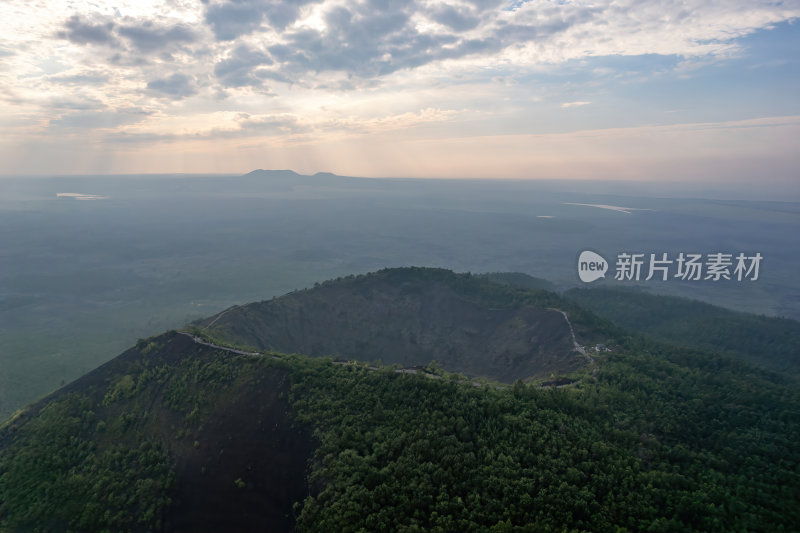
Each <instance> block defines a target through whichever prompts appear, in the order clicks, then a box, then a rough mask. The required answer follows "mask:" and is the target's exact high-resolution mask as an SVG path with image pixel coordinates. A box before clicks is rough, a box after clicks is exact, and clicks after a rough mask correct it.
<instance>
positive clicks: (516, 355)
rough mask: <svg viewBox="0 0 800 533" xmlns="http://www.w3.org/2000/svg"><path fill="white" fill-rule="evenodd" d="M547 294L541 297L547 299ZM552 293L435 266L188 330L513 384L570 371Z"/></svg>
mask: <svg viewBox="0 0 800 533" xmlns="http://www.w3.org/2000/svg"><path fill="white" fill-rule="evenodd" d="M547 295H549V296H547ZM553 297H555V295H552V294H551V293H544V292H543V291H538V292H537V291H534V292H529V291H524V290H520V289H514V288H511V287H502V286H499V285H497V284H494V283H491V282H489V281H487V280H485V279H481V278H478V277H476V276H470V275H468V274H454V273H452V272H449V271H446V270H440V269H426V268H401V269H388V270H383V271H380V272H377V273H374V274H369V275H365V276H358V277H355V278H353V277H349V278H343V279H338V280H334V281H331V282H326V283H323V284H322V285H317V286H316V287H315V288H313V289H308V290H303V291H295V292H293V293H290V294H288V295H285V296H283V297H280V298H276V299H273V300H270V301H262V302H259V303H253V304H249V305H245V306H237V307H232V308H230V309H228V310H226V311H224V312H222V313H220V314H219V315H217V316H215V317H211V318H209V319H207V320H205V321H201V322H199V323H198V324H197V325H198V327H200V328H201V329H202V330H204V331H205V332H206V333H210V334H211V335H213V336H215V337H217V338H221V339H224V340H226V341H228V342H235V343H239V344H244V345H248V346H254V347H257V348H262V349H269V350H275V351H279V352H284V353H303V354H307V355H311V356H334V357H337V356H338V357H342V358H345V359H358V360H362V361H378V360H380V361H381V362H382V363H383V364H395V363H397V364H400V365H403V366H414V365H426V364H428V363H430V362H431V361H432V360H435V361H437V362H438V363H440V364H441V365H442V366H443V367H444V368H445V369H446V370H449V371H455V372H463V373H465V374H467V375H470V376H485V377H490V378H494V379H498V380H501V381H513V380H515V379H519V378H526V377H532V376H539V377H541V376H548V375H550V374H551V373H563V372H569V371H572V370H575V369H577V368H578V367H580V366H581V365H582V364H584V363H585V362H586V359H585V358H584V357H583V356H582V355H581V354H579V353H578V352H577V351H575V346H574V343H573V339H572V334H571V332H570V326H569V324H568V322H567V320H566V319H565V317H564V315H563V314H562V313H561V312H559V311H557V310H554V309H549V308H547V304H548V303H552V302H550V300H548V298H553Z"/></svg>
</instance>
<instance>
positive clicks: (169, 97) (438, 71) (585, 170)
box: [0, 0, 800, 185]
mask: <svg viewBox="0 0 800 533" xmlns="http://www.w3.org/2000/svg"><path fill="white" fill-rule="evenodd" d="M798 16H800V0H786V1H769V2H767V1H759V0H710V1H708V0H596V1H583V0H555V1H544V0H529V1H525V0H293V1H288V0H287V1H277V0H115V1H110V2H106V1H102V0H94V1H84V0H58V1H56V0H2V2H0V174H50V173H55V174H76V173H145V172H190V173H194V172H211V173H217V172H225V173H227V172H246V171H249V170H252V169H254V168H292V169H295V170H297V171H299V172H303V173H313V172H317V171H332V172H336V173H338V174H345V175H360V176H432V177H507V178H524V177H531V178H618V179H650V180H653V179H659V180H666V179H669V180H688V181H691V180H696V179H700V178H705V179H710V180H717V181H723V182H724V181H726V180H730V181H740V182H741V181H747V180H761V181H762V182H769V181H774V182H776V183H784V185H785V184H791V183H796V182H797V180H798V177H797V175H798V174H797V173H798V168H800V155H798V154H800V150H799V149H798V148H800V99H799V98H798V97H797V94H800V31H798V30H799V29H800V23H799V22H798V21H797V17H798Z"/></svg>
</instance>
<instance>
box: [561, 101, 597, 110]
mask: <svg viewBox="0 0 800 533" xmlns="http://www.w3.org/2000/svg"><path fill="white" fill-rule="evenodd" d="M589 104H591V102H564V103H562V104H561V107H562V108H563V109H567V108H569V107H581V106H585V105H589Z"/></svg>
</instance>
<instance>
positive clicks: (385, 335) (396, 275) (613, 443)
mask: <svg viewBox="0 0 800 533" xmlns="http://www.w3.org/2000/svg"><path fill="white" fill-rule="evenodd" d="M491 277H494V278H497V279H500V280H503V283H495V282H493V281H490V280H489V279H487V278H486V277H485V276H473V275H468V274H454V273H452V272H449V271H446V270H440V269H427V268H426V269H423V268H404V269H387V270H384V271H380V272H376V273H373V274H369V275H364V276H357V277H355V276H350V277H347V278H341V279H338V280H333V281H330V282H325V283H322V284H321V285H319V286H317V287H315V288H312V289H308V290H305V291H297V292H294V293H292V294H289V295H286V296H284V297H282V298H276V299H275V300H272V301H270V302H260V303H258V304H250V305H245V306H238V307H233V308H230V309H229V310H227V311H225V312H223V313H220V314H218V315H216V316H215V317H212V318H210V319H208V320H205V321H201V322H200V323H198V324H196V325H195V326H194V327H192V328H190V329H191V331H192V332H191V333H190V332H188V331H187V332H174V331H173V332H167V333H164V334H162V335H159V336H156V337H153V338H150V339H143V340H140V341H139V342H138V343H137V344H136V346H134V347H132V348H131V349H129V350H127V351H126V352H124V353H123V354H121V355H119V356H118V357H116V358H115V359H113V360H111V361H110V362H108V363H106V364H105V365H103V366H101V367H99V368H97V369H96V370H94V371H92V372H90V373H88V374H86V375H85V376H83V377H82V378H80V379H78V380H76V381H74V382H72V383H70V384H69V385H67V386H66V387H63V388H62V389H60V390H59V391H56V392H54V393H53V394H51V395H50V396H48V397H46V398H44V399H42V400H41V401H39V402H37V403H35V404H33V405H30V406H28V407H27V408H25V409H23V410H21V411H20V412H18V413H17V414H16V415H15V416H14V417H12V418H11V419H10V420H8V421H6V422H5V423H3V424H2V425H0V531H2V532H4V533H18V532H32V531H48V532H67V531H81V532H83V533H93V532H103V531H130V532H146V531H147V532H149V531H153V532H187V533H188V532H199V533H211V532H219V531H236V532H238V533H249V532H251V531H252V532H255V531H273V532H284V531H301V532H325V533H329V532H331V531H459V532H460V531H464V532H483V531H488V532H506V531H511V532H524V531H564V530H569V531H720V532H727V531H797V530H798V529H800V507H798V506H797V502H798V501H800V483H798V472H800V449H798V447H797V440H798V438H800V421H799V420H798V418H797V416H796V415H797V413H798V412H800V387H799V386H798V382H797V380H796V379H794V378H791V377H787V376H781V375H778V374H774V373H770V372H766V371H761V370H757V369H755V368H753V367H751V366H749V365H747V364H745V363H742V362H739V361H736V360H734V359H731V358H729V357H725V356H722V355H720V354H719V353H717V352H708V351H704V350H700V349H696V348H685V347H683V348H682V347H675V346H671V345H667V344H664V343H659V342H654V341H651V340H649V339H647V338H645V337H642V336H637V335H634V334H629V333H625V332H624V331H622V330H620V329H619V328H617V327H615V326H613V325H611V324H610V323H608V322H607V321H605V320H603V319H601V318H598V317H597V316H596V315H594V314H592V313H591V312H587V311H584V310H582V309H581V308H580V307H578V306H577V305H576V304H574V303H570V302H569V301H567V300H565V299H563V298H561V297H559V296H558V295H556V294H554V293H552V292H548V291H543V290H535V289H531V290H524V289H519V288H515V287H512V286H511V285H509V283H508V282H509V281H516V282H520V283H525V284H538V282H536V281H530V280H527V279H525V278H524V277H523V276H520V275H511V276H504V275H500V276H499V277H498V276H497V275H494V276H490V278H491ZM656 303H657V302H656ZM561 311H563V312H565V313H566V316H567V318H565V317H564V315H563V314H561ZM651 311H652V312H655V310H651ZM415 316H417V317H419V318H415ZM567 319H568V320H569V324H568V323H567ZM570 325H571V326H572V329H573V330H574V331H575V335H576V338H577V340H578V341H579V342H581V343H586V344H589V343H590V341H591V342H595V341H597V342H600V341H601V340H604V341H605V342H607V343H608V344H609V345H611V348H612V351H591V352H589V354H590V355H591V363H587V365H588V366H586V367H581V368H580V370H579V371H578V372H574V373H572V374H571V375H570V376H569V379H567V378H566V377H565V376H563V375H561V379H549V380H548V381H545V382H541V381H537V382H533V383H528V384H526V383H524V382H523V381H521V380H519V379H516V377H522V376H527V375H529V374H530V373H531V372H533V373H534V374H537V373H538V374H541V373H542V372H550V371H553V372H555V371H556V369H562V370H561V371H563V372H567V371H570V370H573V369H575V368H577V367H578V366H580V364H579V362H576V361H575V360H573V358H574V357H576V356H577V355H580V354H578V353H577V352H575V353H573V352H572V351H570V350H574V348H575V346H574V344H572V347H571V348H570V345H569V343H570V342H571V341H572V331H569V326H570ZM214 336H225V337H226V339H228V340H229V341H237V340H238V341H242V342H247V343H248V344H255V343H259V342H260V343H262V344H263V343H266V342H269V343H284V342H288V343H291V345H292V346H294V347H295V348H297V349H299V348H303V349H304V350H306V351H308V352H314V351H315V350H318V354H319V355H322V354H325V353H327V352H329V351H330V349H331V348H336V349H342V350H345V351H343V352H342V353H341V354H340V355H341V359H338V360H333V359H329V358H325V357H307V356H305V355H285V354H280V353H276V352H270V351H265V350H260V351H253V350H252V349H251V348H246V347H233V346H227V345H220V343H221V342H223V341H219V340H215V339H214ZM359 340H360V343H359ZM412 341H413V342H412ZM397 346H399V347H401V348H402V349H400V348H397ZM451 349H453V350H455V353H450V351H451ZM371 350H379V351H375V352H371ZM406 350H408V352H409V354H410V355H404V353H406ZM458 353H462V354H464V356H463V358H459V357H458ZM385 357H391V358H398V359H399V360H400V361H405V359H404V358H405V357H408V358H409V361H410V362H412V363H418V364H423V363H424V362H425V361H430V359H431V358H435V359H436V361H437V362H439V363H440V364H433V363H432V362H431V363H429V364H428V365H427V366H425V367H422V366H414V367H413V368H409V367H405V368H398V367H397V366H382V365H376V364H372V363H364V362H359V361H357V360H354V359H358V358H360V359H363V360H367V361H371V360H375V359H379V358H381V359H384V358H385ZM440 358H441V359H440ZM583 359H584V360H585V361H588V358H587V357H584V358H583ZM400 364H405V363H403V362H400ZM442 366H444V368H442ZM468 370H471V371H475V373H476V374H482V375H488V374H490V373H494V372H497V374H496V375H498V376H511V377H515V381H514V383H513V384H510V383H506V384H503V383H496V382H489V383H484V382H480V381H476V380H471V379H465V378H464V377H463V376H461V375H459V374H451V373H449V372H448V371H461V372H467V371H468Z"/></svg>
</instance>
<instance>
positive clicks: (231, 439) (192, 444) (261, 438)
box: [0, 332, 315, 533]
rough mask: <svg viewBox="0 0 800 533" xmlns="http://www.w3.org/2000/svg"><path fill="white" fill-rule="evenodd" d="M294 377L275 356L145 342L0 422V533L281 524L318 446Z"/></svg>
mask: <svg viewBox="0 0 800 533" xmlns="http://www.w3.org/2000/svg"><path fill="white" fill-rule="evenodd" d="M290 385H291V377H290V373H289V372H288V371H287V369H286V368H285V366H284V365H283V364H282V361H280V360H276V359H275V358H273V357H270V356H264V357H260V358H256V357H247V356H241V355H237V354H234V353H232V352H230V351H227V350H217V349H214V348H212V347H209V346H205V345H201V344H197V343H195V342H194V341H193V340H192V339H191V338H190V337H189V336H187V335H182V334H178V333H174V332H172V333H166V334H164V335H161V336H159V337H155V338H153V339H149V340H148V341H143V342H140V343H139V344H138V345H137V346H136V347H135V348H132V349H130V350H128V351H126V352H125V353H123V354H122V355H120V356H118V357H116V358H115V359H113V360H111V361H109V362H108V363H106V364H105V365H103V366H101V367H99V368H97V369H96V370H94V371H92V372H90V373H89V374H87V375H85V376H83V377H82V378H80V379H78V380H76V381H74V382H73V383H71V384H69V385H67V386H66V387H64V388H62V389H61V390H59V391H57V392H55V393H53V394H52V395H50V396H49V397H47V398H45V399H43V400H41V401H40V402H37V403H36V404H34V405H32V406H29V407H28V408H26V409H25V410H24V411H23V412H22V413H20V414H18V415H17V416H16V417H15V418H14V419H12V420H10V421H9V422H7V423H6V424H5V425H4V426H3V427H0V478H2V477H3V476H4V475H5V479H0V530H4V529H3V527H2V526H3V524H4V523H5V524H6V525H7V526H8V527H9V529H8V530H7V531H9V532H16V531H38V530H40V527H41V525H42V524H48V526H47V529H46V530H47V531H112V530H113V531H118V530H126V531H128V530H130V531H169V532H172V533H177V532H187V533H189V532H191V533H206V532H207V533H214V532H220V531H236V532H248V531H253V532H255V531H276V532H279V531H290V530H292V528H293V525H294V517H293V511H292V506H293V505H294V504H295V503H296V502H302V501H303V499H304V498H305V497H306V496H307V494H308V489H307V485H306V475H307V468H308V461H309V459H310V458H311V456H312V454H313V450H314V448H315V443H314V440H313V439H312V436H311V431H310V429H307V428H305V427H304V426H303V425H301V424H298V423H297V422H296V421H295V420H294V413H293V411H292V409H291V407H290V405H289V403H288V400H287V396H288V391H289V388H290ZM4 460H6V461H9V460H10V461H11V462H10V463H8V464H11V465H14V466H12V467H11V468H10V469H9V471H8V472H4V471H3V470H4ZM87 480H92V482H91V483H89V482H88V481H87ZM42 487H47V490H46V492H47V495H46V496H45V495H44V494H43V492H42V490H43V489H42ZM4 498H7V499H8V501H5V502H4V501H3V499H4ZM52 501H60V502H65V503H64V505H59V506H58V507H57V508H52V507H51V503H52ZM84 504H86V506H85V505H84ZM4 531H5V530H4Z"/></svg>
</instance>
